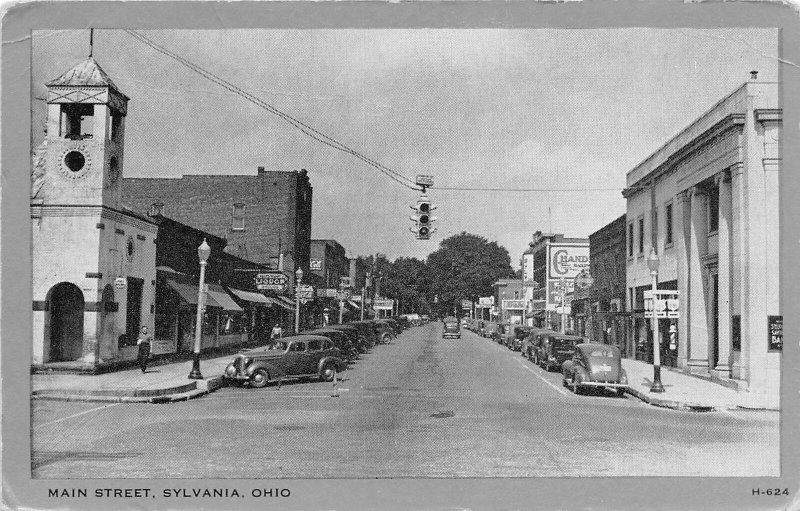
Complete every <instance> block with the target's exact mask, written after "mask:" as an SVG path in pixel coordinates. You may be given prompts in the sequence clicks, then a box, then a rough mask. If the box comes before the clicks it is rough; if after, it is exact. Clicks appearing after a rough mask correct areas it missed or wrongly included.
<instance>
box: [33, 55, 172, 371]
mask: <svg viewBox="0 0 800 511" xmlns="http://www.w3.org/2000/svg"><path fill="white" fill-rule="evenodd" d="M47 89H48V94H47V134H46V137H45V140H44V142H43V143H42V145H41V146H40V147H38V148H37V149H36V151H35V152H34V161H33V170H32V176H31V177H32V183H31V184H32V189H31V228H32V240H33V253H32V263H33V282H32V286H33V364H34V365H41V364H45V365H46V364H51V365H52V364H58V363H68V364H70V365H72V366H81V367H83V368H86V369H90V370H91V369H97V368H99V367H100V366H102V365H104V364H107V363H112V362H116V361H120V360H132V359H134V358H135V357H136V352H137V347H136V339H137V334H138V332H139V329H140V327H142V326H147V327H149V329H150V331H152V330H153V324H154V313H155V284H156V270H155V253H156V245H155V243H156V236H157V231H158V226H157V225H156V224H154V223H153V222H151V221H150V220H149V219H148V218H147V217H145V216H142V215H138V214H136V213H134V212H132V211H130V210H128V209H126V208H125V207H123V205H122V203H121V181H122V179H121V175H122V169H123V159H124V158H123V148H124V139H125V117H126V115H127V111H128V97H127V96H125V95H124V94H123V93H122V92H121V91H120V90H119V88H117V86H116V85H115V84H114V82H113V81H112V80H111V78H109V76H108V75H107V74H106V73H105V72H104V71H103V69H102V68H101V67H100V65H99V64H98V63H97V62H96V61H95V60H94V59H93V58H91V57H89V58H88V59H86V60H85V61H83V62H81V63H80V64H78V65H76V66H75V67H73V68H72V69H70V70H69V71H67V72H66V73H64V74H63V75H61V76H60V77H58V78H56V79H55V80H52V81H50V82H48V83H47Z"/></svg>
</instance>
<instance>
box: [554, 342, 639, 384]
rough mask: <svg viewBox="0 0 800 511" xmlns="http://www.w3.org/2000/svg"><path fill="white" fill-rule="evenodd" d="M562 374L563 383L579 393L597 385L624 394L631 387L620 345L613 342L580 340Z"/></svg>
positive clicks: (565, 363) (563, 366) (564, 365)
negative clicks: (613, 344) (617, 345)
mask: <svg viewBox="0 0 800 511" xmlns="http://www.w3.org/2000/svg"><path fill="white" fill-rule="evenodd" d="M561 374H562V383H563V385H564V386H565V387H571V388H572V391H573V392H575V393H576V394H580V393H582V392H583V391H584V390H586V389H589V388H597V387H600V388H607V389H613V390H614V391H616V392H617V394H622V393H623V392H624V391H625V389H626V388H627V387H628V375H627V374H625V369H623V368H622V358H621V357H620V353H619V348H617V347H616V346H612V345H610V344H597V343H583V344H578V345H577V346H575V353H574V354H573V355H572V358H571V359H570V360H567V361H566V362H564V364H563V365H562V367H561Z"/></svg>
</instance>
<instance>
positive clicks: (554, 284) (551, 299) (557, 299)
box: [547, 279, 575, 310]
mask: <svg viewBox="0 0 800 511" xmlns="http://www.w3.org/2000/svg"><path fill="white" fill-rule="evenodd" d="M564 287H565V289H564V294H565V295H566V294H569V293H572V292H573V291H575V282H574V281H573V280H572V279H565V280H564ZM565 298H566V297H565ZM570 300H571V297H570ZM560 304H561V283H560V282H559V281H558V280H550V281H548V282H547V305H548V306H547V309H548V310H553V309H554V307H555V306H556V305H560Z"/></svg>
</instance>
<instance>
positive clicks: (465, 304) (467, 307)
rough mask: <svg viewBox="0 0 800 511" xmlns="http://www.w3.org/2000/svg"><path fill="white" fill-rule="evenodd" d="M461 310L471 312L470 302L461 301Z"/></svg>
mask: <svg viewBox="0 0 800 511" xmlns="http://www.w3.org/2000/svg"><path fill="white" fill-rule="evenodd" d="M461 308H462V309H464V310H472V302H471V301H469V300H461Z"/></svg>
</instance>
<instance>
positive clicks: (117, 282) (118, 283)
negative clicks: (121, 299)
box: [114, 277, 126, 289]
mask: <svg viewBox="0 0 800 511" xmlns="http://www.w3.org/2000/svg"><path fill="white" fill-rule="evenodd" d="M125 284H126V282H125V279H124V278H123V277H117V278H115V279H114V287H115V288H117V289H125Z"/></svg>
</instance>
